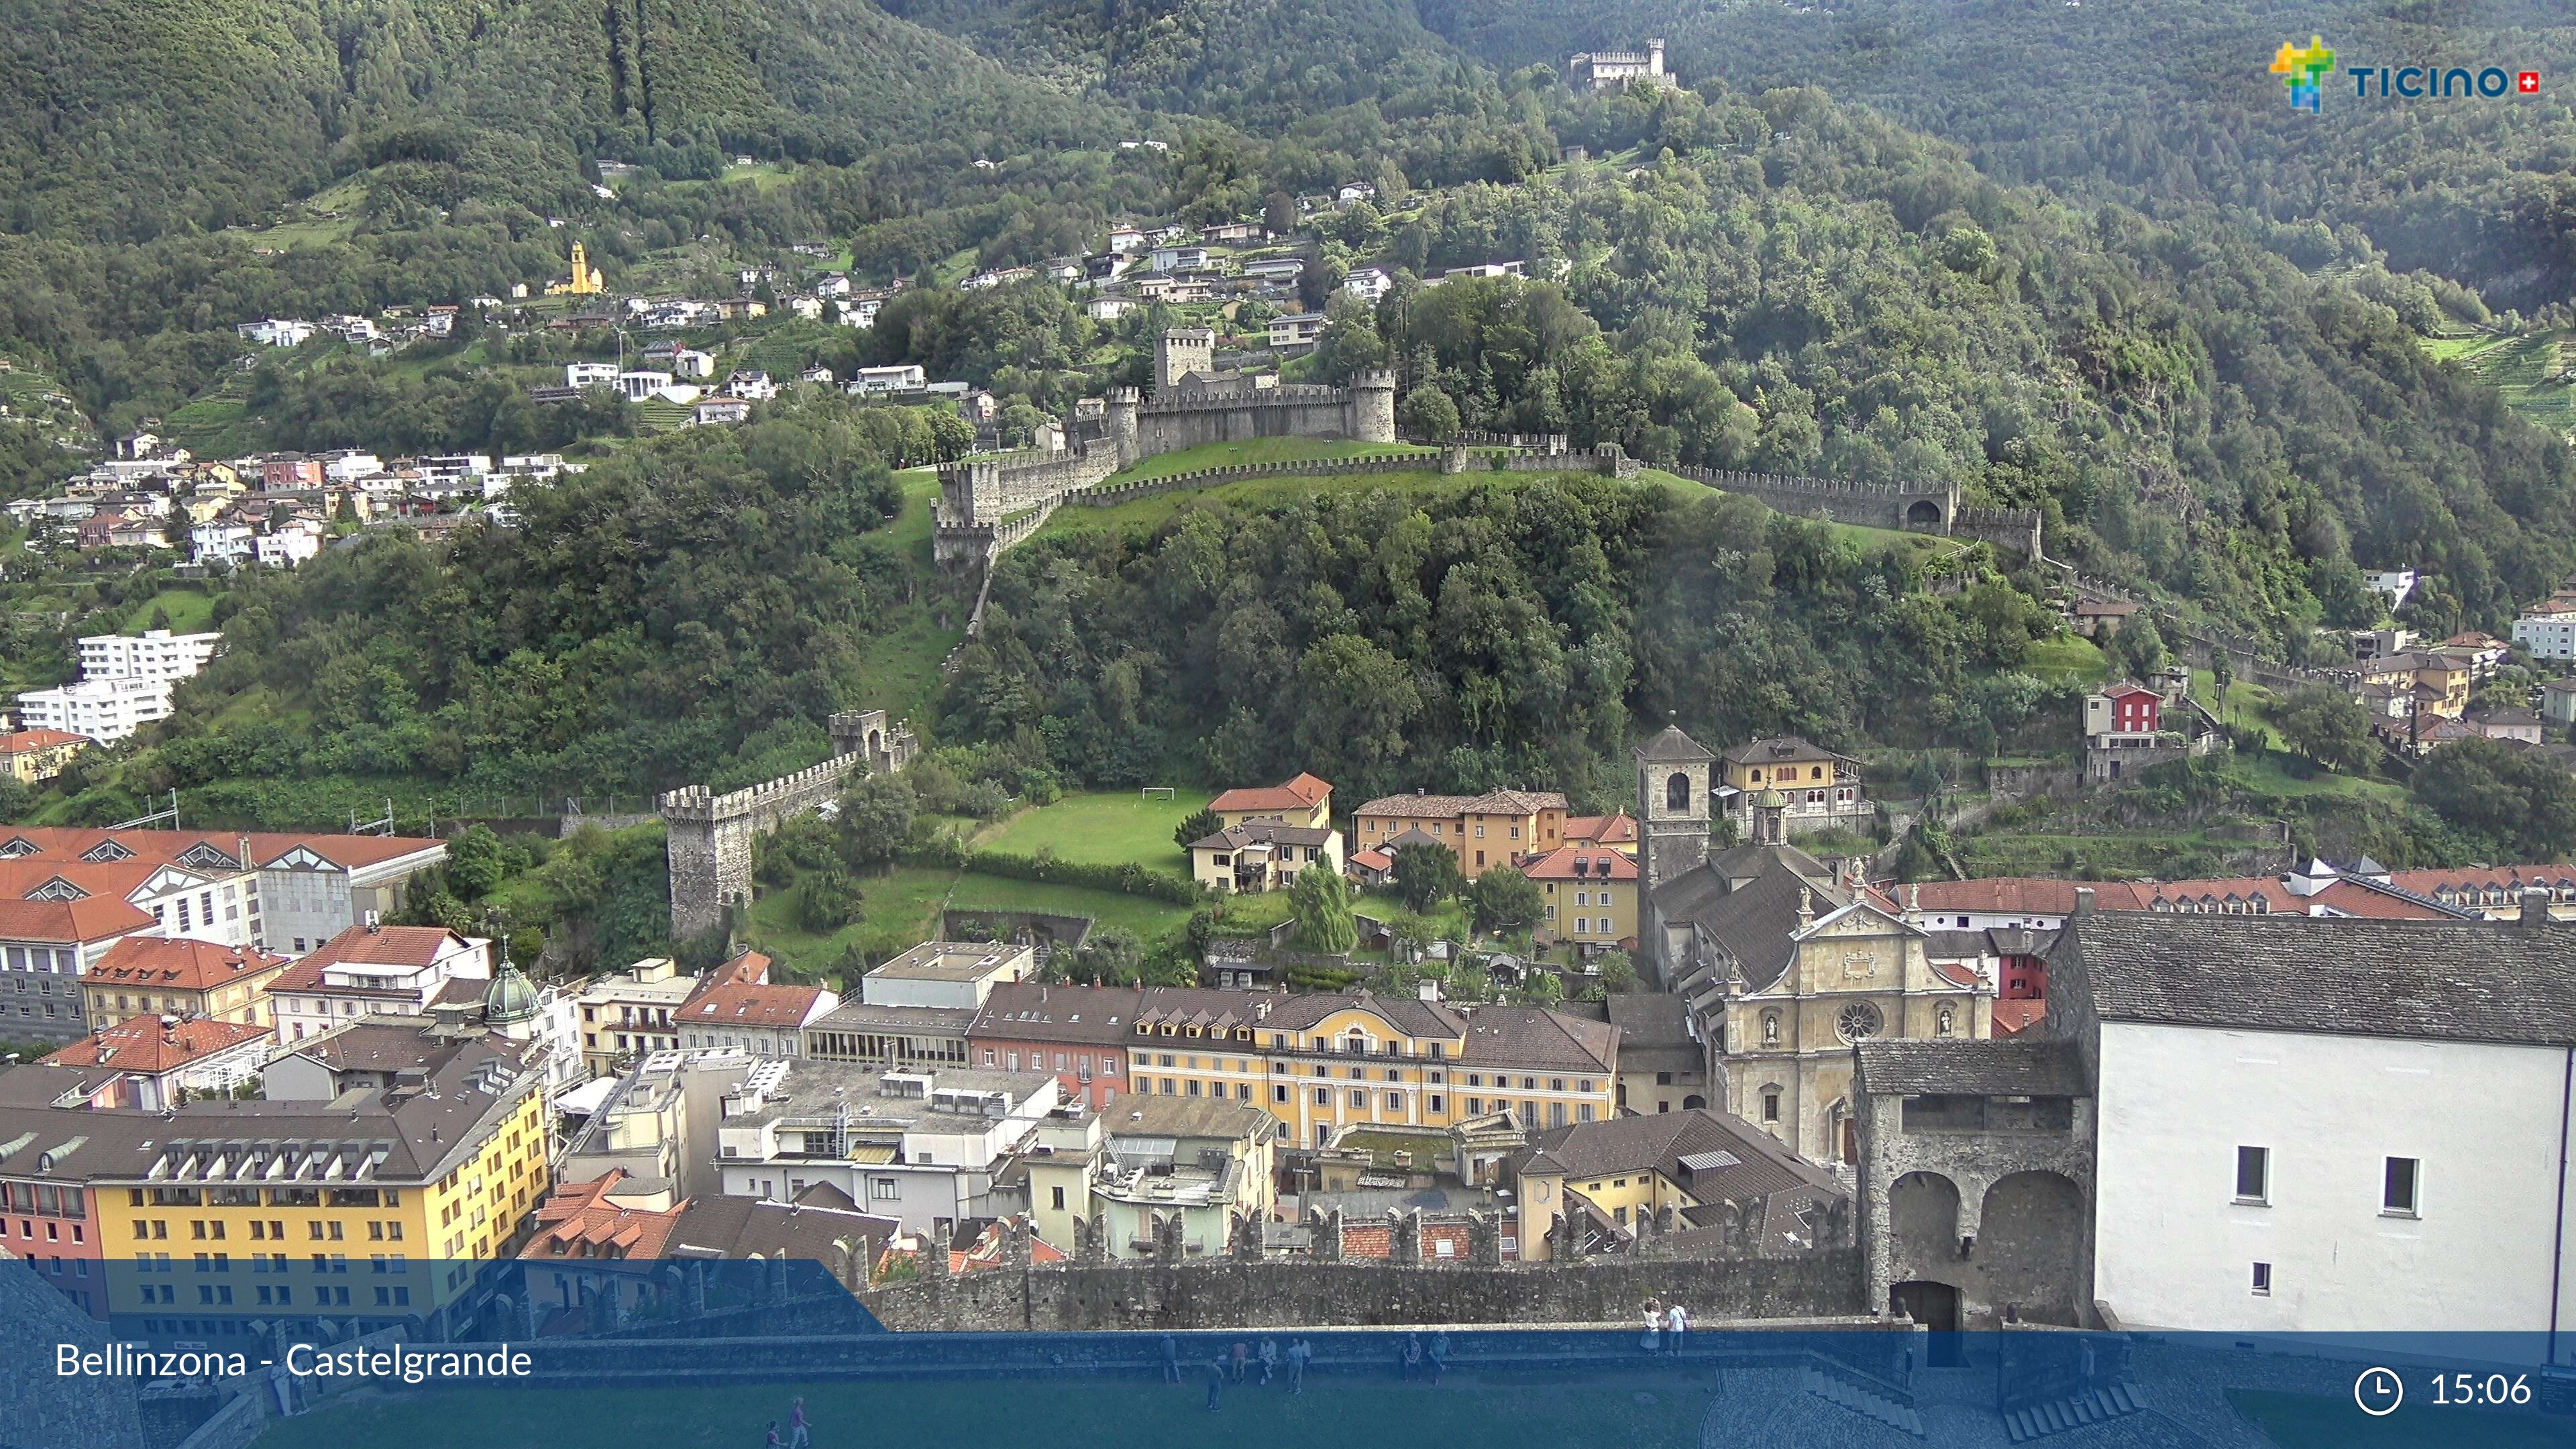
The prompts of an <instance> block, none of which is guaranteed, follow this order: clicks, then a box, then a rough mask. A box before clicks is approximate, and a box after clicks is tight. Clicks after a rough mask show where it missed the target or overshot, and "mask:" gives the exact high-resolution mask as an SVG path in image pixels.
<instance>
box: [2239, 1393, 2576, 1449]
mask: <svg viewBox="0 0 2576 1449" xmlns="http://www.w3.org/2000/svg"><path fill="white" fill-rule="evenodd" d="M2227 1401H2228V1402H2229V1403H2230V1404H2233V1405H2234V1406H2235V1407H2236V1412H2237V1413H2239V1414H2242V1415H2244V1416H2245V1418H2246V1420H2247V1421H2248V1422H2249V1423H2251V1424H2253V1425H2254V1427H2256V1428H2257V1429H2260V1430H2262V1431H2263V1433H2264V1435H2265V1437H2267V1438H2269V1439H2270V1440H2271V1441H2272V1442H2273V1443H2275V1444H2278V1445H2280V1446H2281V1449H2454V1446H2456V1449H2472V1446H2474V1449H2541V1446H2543V1445H2548V1446H2551V1449H2565V1446H2566V1444H2567V1443H2568V1441H2569V1438H2570V1435H2569V1433H2568V1430H2567V1428H2566V1422H2565V1421H2564V1420H2559V1419H2547V1418H2543V1417H2541V1416H2540V1415H2537V1414H2515V1413H2497V1412H2494V1411H2492V1410H2477V1409H2461V1408H2442V1407H2436V1406H2434V1405H2431V1404H2423V1405H2418V1404H2417V1403H2416V1402H2415V1396H2414V1395H2413V1394H2412V1393H2410V1394H2408V1395H2407V1406H2406V1407H2404V1408H2401V1409H2399V1410H2398V1411H2397V1412H2395V1413H2393V1414H2390V1415H2388V1416H2387V1417H2385V1418H2378V1419H2374V1418H2372V1417H2371V1416H2369V1415H2368V1414H2365V1413H2363V1412H2362V1411H2361V1410H2360V1408H2358V1407H2357V1406H2356V1405H2354V1403H2353V1402H2352V1401H2351V1400H2350V1399H2327V1398H2316V1397H2312V1396H2310V1395H2306V1394H2275V1393H2265V1392H2260V1391H2257V1390H2253V1389H2229V1390H2228V1391H2227Z"/></svg>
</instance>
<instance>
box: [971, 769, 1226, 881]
mask: <svg viewBox="0 0 2576 1449" xmlns="http://www.w3.org/2000/svg"><path fill="white" fill-rule="evenodd" d="M1211 798H1212V797H1211V796H1210V795H1209V794H1208V792H1207V791H1205V790H1196V789H1191V788H1190V787H1188V786H1175V787H1173V791H1172V798H1171V799H1169V800H1149V799H1145V798H1143V796H1142V795H1141V794H1140V793H1139V792H1137V791H1135V790H1100V791H1086V792H1082V793H1079V794H1072V795H1067V796H1065V797H1064V798H1063V799H1061V800H1058V801H1057V802H1056V803H1054V804H1052V805H1048V806H1045V807H1043V808H1040V809H1035V810H1023V811H1021V812H1020V813H1019V814H1017V815H1014V816H1012V817H1011V818H1010V819H1009V820H1008V821H1006V822H1004V823H1003V825H1002V826H1001V827H1000V828H999V829H997V830H995V831H993V832H992V833H991V834H989V835H985V836H982V837H980V838H978V839H977V841H976V842H975V843H976V844H977V845H978V846H979V847H983V848H987V849H992V850H1007V851H1009V852H1011V853H1012V854H1014V855H1036V854H1037V853H1039V852H1040V851H1051V852H1053V853H1054V854H1055V856H1056V858H1057V859H1059V860H1069V861H1077V862H1080V863H1082V864H1085V865H1125V864H1126V863H1128V862H1129V861H1134V862H1136V863H1137V864H1138V865H1144V866H1150V867H1152V868H1154V869H1156V870H1164V871H1169V872H1171V873H1172V874H1174V875H1187V874H1189V870H1190V862H1189V856H1188V854H1187V853H1186V852H1184V851H1183V850H1182V849H1181V848H1180V846H1179V844H1177V843H1176V842H1175V841H1174V840H1173V839H1172V831H1173V830H1174V829H1175V828H1176V827H1178V826H1179V825H1180V823H1181V822H1182V821H1184V820H1186V819H1188V818H1189V817H1190V816H1191V815H1192V814H1194V813H1196V812H1197V811H1199V810H1201V809H1204V808H1205V807H1206V805H1207V803H1208V801H1209V800H1210V799H1211Z"/></svg>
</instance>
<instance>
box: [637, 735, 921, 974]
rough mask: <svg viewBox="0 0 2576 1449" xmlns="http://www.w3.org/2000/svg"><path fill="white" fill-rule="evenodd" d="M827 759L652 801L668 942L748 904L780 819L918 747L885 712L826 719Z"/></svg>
mask: <svg viewBox="0 0 2576 1449" xmlns="http://www.w3.org/2000/svg"><path fill="white" fill-rule="evenodd" d="M829 728H830V730H831V733H832V758H830V759H828V760H825V761H824V762H823V763H821V764H819V765H812V766H808V767H807V768H805V769H802V770H798V771H797V772H796V773H794V774H792V775H782V776H780V777H779V778H777V779H775V780H766V781H763V782H762V783H760V784H757V785H751V786H747V787H745V788H743V789H740V790H734V791H729V792H727V793H725V794H722V795H719V794H716V793H715V792H714V791H712V790H709V789H708V788H707V787H706V786H704V785H683V786H681V787H680V788H679V789H677V790H673V791H670V792H668V793H667V794H665V795H663V796H662V797H661V798H660V799H659V800H657V801H655V802H654V803H655V805H656V806H657V807H658V809H659V811H660V813H661V816H662V824H663V828H664V830H665V832H666V844H665V846H664V854H665V856H666V858H667V859H668V861H669V863H670V868H671V939H672V940H674V941H686V940H689V939H691V938H693V937H697V936H702V935H705V934H706V933H707V932H709V931H713V930H716V929H717V928H719V927H721V926H723V925H724V921H725V912H726V911H727V910H728V909H730V908H732V907H734V906H745V905H749V904H750V903H751V854H752V846H753V844H754V843H755V842H756V841H758V840H759V839H760V837H762V836H764V835H767V834H768V833H769V832H771V831H773V830H776V829H777V828H778V827H779V825H780V823H781V822H783V821H785V820H787V819H789V818H791V817H793V816H797V815H803V814H807V813H809V812H811V811H813V810H816V809H819V808H821V807H822V806H823V805H824V804H825V803H826V802H828V801H831V800H833V799H834V798H836V797H837V796H839V794H840V793H841V788H842V786H843V785H844V784H845V783H846V782H847V781H848V780H849V779H850V778H851V777H852V776H854V775H865V774H894V773H897V772H899V771H901V770H902V769H903V767H904V766H906V765H908V764H910V763H911V762H912V756H913V752H914V751H915V750H916V749H917V748H919V746H918V743H917V742H916V741H915V740H914V738H913V733H912V729H911V727H910V726H908V725H901V724H889V723H888V722H887V720H886V714H885V711H884V710H881V709H872V710H864V711H850V712H846V713H841V714H835V715H833V716H832V718H831V721H830V726H829Z"/></svg>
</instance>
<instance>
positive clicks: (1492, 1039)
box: [1058, 988, 1619, 1147]
mask: <svg viewBox="0 0 2576 1449" xmlns="http://www.w3.org/2000/svg"><path fill="white" fill-rule="evenodd" d="M1058 994H1059V996H1061V995H1062V992H1061V990H1059V993H1058ZM1141 997H1142V999H1141V1001H1140V1002H1139V1004H1138V1006H1137V1008H1136V1009H1135V1011H1134V1013H1133V1015H1132V1016H1131V1017H1130V1018H1129V1020H1130V1021H1131V1022H1132V1023H1133V1026H1132V1028H1131V1029H1130V1030H1129V1032H1128V1035H1127V1063H1128V1077H1129V1087H1130V1090H1131V1091H1132V1092H1135V1093H1153V1094H1155V1095H1157V1096H1165V1097H1215V1098H1223V1099H1228V1100H1232V1101H1236V1102H1247V1103H1258V1104H1260V1105H1261V1106H1264V1107H1266V1108H1268V1109H1269V1111H1270V1114H1271V1115H1272V1116H1274V1117H1276V1118H1278V1119H1279V1121H1280V1123H1281V1125H1282V1127H1283V1128H1284V1129H1285V1131H1284V1133H1283V1140H1284V1141H1285V1142H1287V1143H1288V1144H1289V1145H1292V1146H1302V1147H1320V1146H1323V1145H1324V1144H1325V1143H1326V1142H1328V1141H1330V1140H1331V1138H1332V1135H1333V1133H1334V1132H1335V1131H1337V1130H1339V1129H1340V1128H1343V1127H1347V1126H1350V1125H1353V1124H1355V1123H1377V1124H1386V1123H1400V1124H1404V1125H1408V1126H1437V1127H1445V1126H1448V1125H1450V1124H1452V1123H1454V1122H1458V1121H1461V1120H1463V1119H1465V1118H1469V1117H1478V1116H1483V1115H1484V1114H1486V1113H1487V1112H1509V1113H1511V1114H1512V1115H1513V1116H1514V1117H1516V1118H1517V1119H1519V1121H1520V1122H1521V1124H1522V1125H1523V1126H1524V1127H1526V1128H1529V1129H1532V1130H1535V1129H1538V1128H1542V1127H1561V1126H1566V1125H1569V1124H1571V1123H1577V1122H1592V1121H1598V1120H1601V1119H1603V1118H1606V1117H1609V1116H1611V1115H1612V1114H1613V1113H1614V1112H1615V1111H1616V1110H1617V1107H1616V1103H1617V1100H1618V1095H1617V1094H1618V1080H1617V1078H1618V1061H1619V1030H1618V1028H1617V1027H1615V1026H1612V1025H1610V1024H1609V1023H1607V1022H1598V1021H1587V1020H1584V1019H1582V1018H1580V1017H1574V1016H1569V1015H1566V1014H1564V1013H1561V1012H1555V1011H1549V1010H1545V1009H1542V1008H1539V1007H1525V1006H1478V1007H1474V1008H1471V1009H1460V1008H1456V1007H1452V1006H1449V1005H1447V1004H1445V1003H1442V1002H1437V1001H1423V1000H1418V999H1416V998H1414V997H1409V996H1377V995H1373V994H1371V993H1369V992H1366V991H1357V992H1347V993H1330V994H1324V993H1318V994H1312V995H1303V994H1300V995H1285V994H1280V993H1276V992H1259V991H1211V990H1205V989H1195V988H1155V989H1150V990H1147V991H1144V992H1143V993H1141ZM1113 1111H1114V1109H1113Z"/></svg>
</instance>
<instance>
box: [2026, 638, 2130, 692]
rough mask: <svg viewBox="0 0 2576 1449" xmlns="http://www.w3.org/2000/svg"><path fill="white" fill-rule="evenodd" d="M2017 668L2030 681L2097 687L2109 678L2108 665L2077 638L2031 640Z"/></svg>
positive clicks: (2099, 653) (2086, 641)
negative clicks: (2031, 679) (2019, 667)
mask: <svg viewBox="0 0 2576 1449" xmlns="http://www.w3.org/2000/svg"><path fill="white" fill-rule="evenodd" d="M2021 668H2022V672H2023V673H2025V674H2028V675H2031V676H2033V677H2034V678H2038V679H2044V680H2051V681H2060V680H2062V681H2064V682H2066V683H2069V684H2099V683H2101V682H2102V681H2103V680H2105V679H2108V678H2110V677H2111V663H2110V661H2109V660H2107V659H2104V658H2103V657H2102V651H2101V650H2100V649H2097V648H2095V647H2094V645H2093V641H2092V640H2090V639H2087V638H2085V637H2083V636H2082V635H2080V634H2060V635H2057V636H2056V637H2055V638H2051V639H2034V640H2032V641H2031V645H2030V648H2029V649H2027V650H2025V651H2023V653H2022V656H2021Z"/></svg>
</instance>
